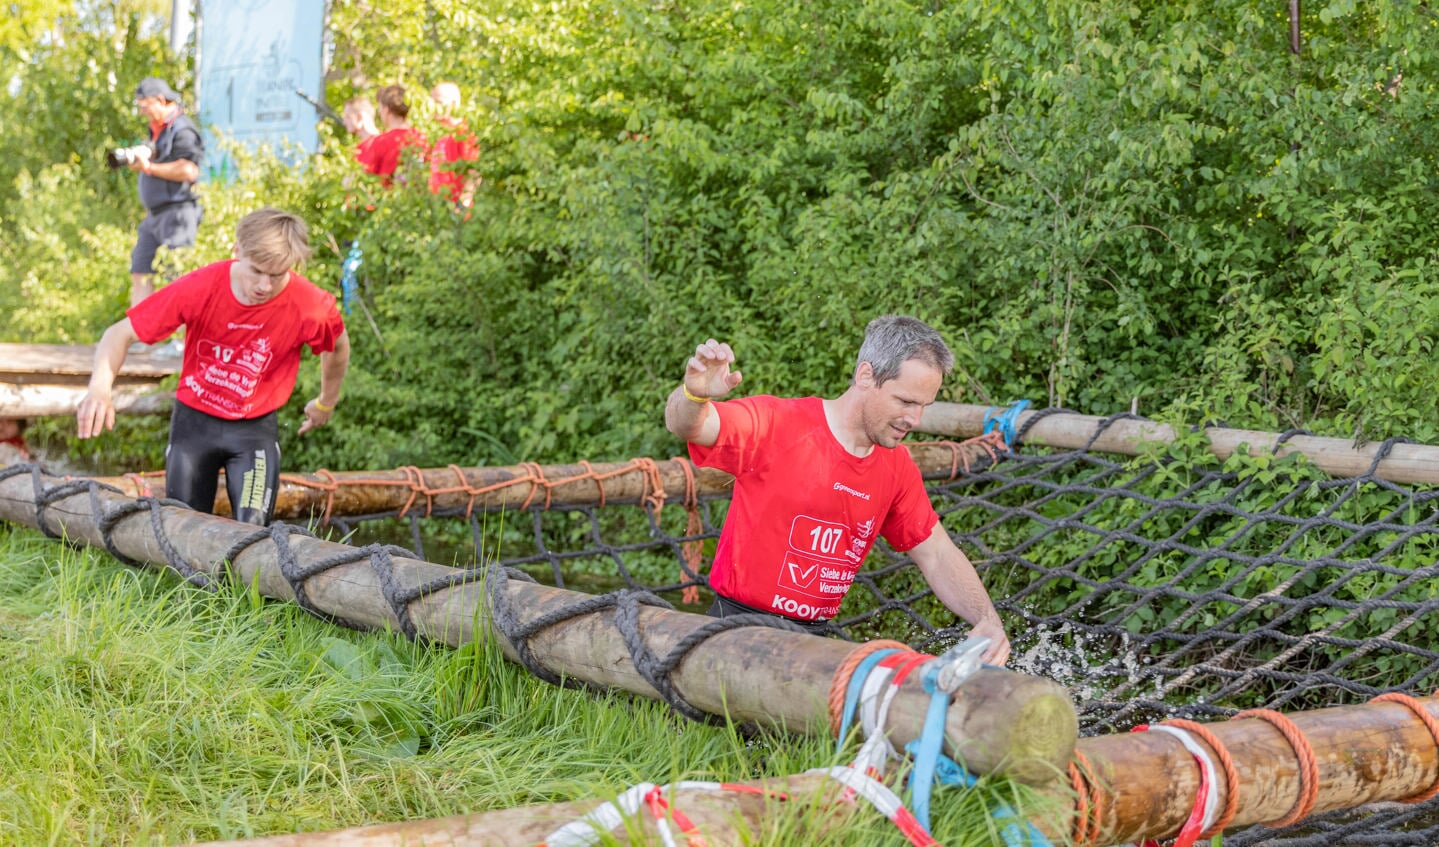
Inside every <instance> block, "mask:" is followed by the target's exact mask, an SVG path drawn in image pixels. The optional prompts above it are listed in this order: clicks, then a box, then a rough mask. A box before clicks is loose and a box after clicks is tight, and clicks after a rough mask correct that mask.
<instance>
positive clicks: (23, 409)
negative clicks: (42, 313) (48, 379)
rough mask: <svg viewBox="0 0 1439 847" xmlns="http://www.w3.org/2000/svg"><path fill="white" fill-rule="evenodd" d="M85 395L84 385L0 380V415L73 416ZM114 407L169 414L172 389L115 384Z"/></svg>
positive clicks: (134, 412) (122, 411)
mask: <svg viewBox="0 0 1439 847" xmlns="http://www.w3.org/2000/svg"><path fill="white" fill-rule="evenodd" d="M84 396H85V386H84V385H29V384H26V385H16V384H13V383H8V382H0V417H6V418H45V417H67V416H68V417H73V416H74V415H75V409H76V407H78V406H79V405H80V398H82V397H84ZM114 400H115V411H116V412H117V413H119V414H126V415H162V414H169V413H170V408H171V407H172V406H173V405H174V402H175V395H174V392H172V391H165V390H161V389H158V388H156V387H155V386H154V385H149V384H139V385H125V386H116V388H115V390H114Z"/></svg>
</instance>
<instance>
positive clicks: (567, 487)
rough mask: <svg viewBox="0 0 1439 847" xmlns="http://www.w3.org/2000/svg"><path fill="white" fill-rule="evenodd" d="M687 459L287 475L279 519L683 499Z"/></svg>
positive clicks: (954, 456)
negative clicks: (660, 498)
mask: <svg viewBox="0 0 1439 847" xmlns="http://www.w3.org/2000/svg"><path fill="white" fill-rule="evenodd" d="M908 446H909V450H910V454H911V455H913V456H914V459H915V462H916V463H917V464H918V465H919V468H920V470H921V471H922V472H923V473H924V474H925V477H926V478H928V479H947V478H951V477H954V476H957V475H958V474H959V473H961V472H962V471H963V469H964V468H965V467H968V466H969V465H971V464H976V463H979V462H982V461H988V459H989V457H988V455H987V454H986V451H985V449H984V448H983V447H981V446H978V445H973V444H971V445H960V444H954V443H944V444H935V443H928V444H911V445H908ZM691 468H693V466H692V465H690V463H689V462H688V461H687V460H677V459H670V460H665V461H661V460H651V459H635V460H632V461H629V462H598V463H584V464H579V465H543V466H542V465H534V464H524V465H510V466H508V467H499V468H461V467H459V466H457V465H451V466H450V467H448V468H428V469H420V468H402V469H399V470H389V471H348V472H340V473H332V472H330V471H323V470H322V471H316V472H315V473H310V474H281V475H280V487H279V490H278V491H276V492H275V519H276V520H290V521H293V520H308V519H309V518H311V517H321V518H324V519H328V517H329V516H332V515H376V514H384V513H387V512H405V511H415V512H418V513H420V514H429V513H430V512H431V511H435V510H440V511H448V512H451V513H453V512H454V511H457V510H462V511H470V510H476V511H482V512H483V511H498V510H500V509H508V510H514V509H521V508H525V507H528V506H529V505H532V504H545V503H548V504H549V505H550V506H551V507H554V508H565V507H572V506H594V505H603V504H605V503H615V504H622V503H639V502H640V501H642V500H646V499H653V498H656V494H657V492H662V496H663V499H664V501H665V502H669V503H675V502H680V503H682V502H684V500H685V498H686V497H687V496H688V492H689V490H690V482H689V477H688V476H687V471H689V470H690V469H691ZM693 474H694V493H695V495H696V496H711V495H725V496H728V494H729V492H730V490H731V489H732V488H733V487H734V477H733V476H731V475H729V474H727V473H725V472H723V471H717V470H714V469H712V468H694V469H693ZM97 481H99V482H101V483H104V484H106V485H110V486H113V487H115V488H118V489H120V490H121V491H123V492H125V493H126V494H128V495H130V496H134V497H148V496H155V495H161V494H164V492H165V475H164V474H163V473H153V474H144V475H134V474H131V475H128V476H122V477H98V478H97ZM215 514H218V515H229V514H230V500H229V496H228V495H227V494H226V493H225V486H224V485H220V486H219V487H218V491H217V493H216V497H215Z"/></svg>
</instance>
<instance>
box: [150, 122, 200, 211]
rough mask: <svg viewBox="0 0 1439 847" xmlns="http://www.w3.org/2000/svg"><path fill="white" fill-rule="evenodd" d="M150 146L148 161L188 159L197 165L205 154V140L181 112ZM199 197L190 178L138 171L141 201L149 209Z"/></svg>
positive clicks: (195, 199)
mask: <svg viewBox="0 0 1439 847" xmlns="http://www.w3.org/2000/svg"><path fill="white" fill-rule="evenodd" d="M150 147H151V148H152V149H153V150H154V153H153V154H152V155H151V156H150V161H151V162H154V163H156V164H161V163H164V162H174V161H178V160H180V159H189V160H190V161H192V162H194V163H195V166H196V167H199V166H200V164H201V162H202V160H203V159H204V158H205V141H204V139H202V138H201V137H200V130H199V129H198V128H197V127H196V126H195V122H194V121H192V120H190V118H189V116H188V115H186V114H184V113H183V112H182V113H180V114H179V115H176V116H175V119H174V120H173V121H171V122H170V123H169V125H167V126H166V127H165V128H164V129H162V130H160V136H159V137H158V138H156V139H155V140H154V141H153V142H152V143H151V144H150ZM198 201H199V197H197V196H196V194H195V184H194V183H192V182H172V181H170V180H168V179H161V178H160V177H158V176H151V175H149V174H146V173H142V174H140V202H141V203H144V204H145V208H146V209H148V210H150V211H152V212H153V211H155V210H157V209H160V208H162V207H164V206H169V205H171V204H173V203H186V202H198Z"/></svg>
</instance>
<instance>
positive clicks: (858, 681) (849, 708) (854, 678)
mask: <svg viewBox="0 0 1439 847" xmlns="http://www.w3.org/2000/svg"><path fill="white" fill-rule="evenodd" d="M898 652H899V650H898V649H897V648H894V647H888V648H886V649H884V650H876V651H874V652H873V653H871V654H869V655H868V656H865V657H864V660H863V661H861V662H860V663H859V666H858V667H856V668H855V669H854V673H852V674H850V675H849V686H848V687H847V688H846V689H845V692H844V717H843V719H842V720H841V721H840V725H839V738H837V739H836V740H835V748H834V752H835V753H836V754H838V753H839V752H840V751H842V750H843V749H844V740H845V738H847V737H848V736H849V721H850V716H851V715H853V714H854V713H855V707H856V706H858V705H859V695H860V692H861V691H863V690H864V681H865V680H866V679H868V678H869V674H870V672H871V671H873V670H874V668H875V666H876V665H878V664H879V663H880V662H881V661H882V660H883V659H884V657H885V656H888V655H890V654H891V653H898Z"/></svg>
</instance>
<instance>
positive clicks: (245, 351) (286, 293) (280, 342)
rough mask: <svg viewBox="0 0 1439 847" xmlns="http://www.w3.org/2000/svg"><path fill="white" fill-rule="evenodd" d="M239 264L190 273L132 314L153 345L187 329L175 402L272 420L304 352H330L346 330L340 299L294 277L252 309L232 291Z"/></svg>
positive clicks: (290, 387)
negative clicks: (232, 271)
mask: <svg viewBox="0 0 1439 847" xmlns="http://www.w3.org/2000/svg"><path fill="white" fill-rule="evenodd" d="M234 264H235V260H234V259H227V260H225V261H223V262H216V263H215V264H213V265H206V266H205V267H203V268H200V269H199V270H197V271H193V272H191V273H188V274H185V275H184V276H182V277H180V278H179V279H177V280H175V281H174V282H172V283H170V284H169V285H167V286H165V287H164V288H162V289H160V290H159V291H156V292H155V293H154V294H152V295H150V296H149V297H146V298H145V299H144V300H141V301H140V303H139V304H138V305H136V306H133V307H131V309H130V311H128V312H126V313H125V314H126V315H128V316H129V318H130V324H131V326H133V327H134V329H135V335H136V337H138V338H139V339H140V340H141V341H143V342H145V343H146V344H154V343H155V342H157V341H159V340H161V339H163V338H165V337H166V336H168V335H169V334H170V333H172V332H174V331H175V330H176V329H178V328H179V327H180V326H181V325H184V327H185V358H184V360H183V362H182V364H181V366H180V387H179V389H178V390H177V391H176V392H175V399H176V400H177V401H179V402H181V403H184V404H185V405H186V406H189V407H190V408H192V409H197V410H199V411H201V412H204V413H205V414H207V415H214V416H215V417H217V418H225V419H226V420H232V421H234V420H248V419H250V418H258V417H261V416H262V415H268V414H269V413H270V412H273V411H275V410H276V409H278V408H280V407H281V406H283V405H285V401H287V400H289V399H290V392H291V391H293V390H294V389H295V375H296V374H297V373H299V371H300V351H301V349H302V348H303V347H309V348H310V351H311V352H313V353H328V352H330V351H332V350H334V349H335V341H336V340H337V339H338V338H339V337H340V334H341V333H343V332H344V331H345V322H344V320H342V319H341V317H340V310H339V309H337V308H336V307H335V295H333V294H331V293H329V292H328V291H325V290H323V289H321V288H319V287H317V286H316V285H315V284H314V283H312V282H310V281H309V280H308V279H305V278H304V277H302V276H300V275H299V274H297V273H294V272H291V274H290V281H289V283H288V284H287V285H286V286H285V289H284V290H283V291H281V292H280V293H279V295H278V296H276V297H274V298H272V299H271V300H269V301H267V302H265V303H261V304H260V305H258V306H247V305H245V304H244V303H241V302H240V301H239V300H237V299H236V298H235V294H234V292H233V291H232V290H231V288H230V267H231V266H232V265H234Z"/></svg>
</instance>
